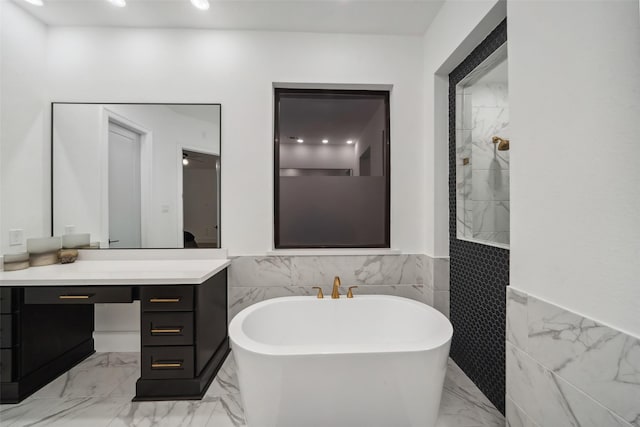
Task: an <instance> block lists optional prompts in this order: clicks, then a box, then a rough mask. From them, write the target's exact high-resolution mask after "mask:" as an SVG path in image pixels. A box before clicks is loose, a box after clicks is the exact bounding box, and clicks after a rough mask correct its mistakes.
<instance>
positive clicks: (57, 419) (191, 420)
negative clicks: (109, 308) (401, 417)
mask: <svg viewBox="0 0 640 427" xmlns="http://www.w3.org/2000/svg"><path fill="white" fill-rule="evenodd" d="M139 375H140V365H139V353H96V354H94V355H92V356H91V357H89V358H87V359H86V360H85V361H83V362H82V363H80V364H79V365H78V366H76V367H74V368H73V369H71V370H70V371H69V372H67V373H66V374H64V375H62V376H60V377H59V378H57V379H56V380H54V381H52V382H51V383H50V384H48V385H47V386H45V387H44V388H42V389H40V390H39V391H38V392H36V393H35V394H34V395H32V396H31V397H29V398H28V399H25V400H24V401H23V402H22V403H19V404H15V405H8V404H6V405H0V426H2V427H17V426H60V427H107V426H108V427H125V426H126V427H129V426H135V427H152V426H153V427H156V426H157V427H165V426H166V427H187V426H189V427H240V426H245V422H244V417H243V410H242V403H241V401H240V390H239V388H238V382H237V376H236V373H235V362H234V360H233V357H231V356H230V357H228V358H227V360H226V361H225V363H224V365H223V367H222V369H221V370H220V372H219V373H218V376H217V377H216V378H215V380H214V381H213V382H212V384H211V386H210V387H209V390H208V391H207V394H206V396H205V398H204V399H202V400H200V401H172V402H131V399H132V398H133V395H134V392H135V382H136V380H137V379H138V377H139ZM504 425H505V420H504V417H503V416H502V415H501V414H500V412H498V411H497V410H496V409H495V408H494V407H493V406H492V405H491V403H490V402H489V401H488V400H487V398H486V397H485V396H484V395H483V394H482V393H481V392H480V390H478V388H477V387H476V386H475V385H474V384H473V383H472V382H471V380H469V378H467V376H466V375H465V374H464V373H463V372H462V371H461V370H460V368H458V366H457V365H456V364H455V363H454V362H453V361H451V360H450V361H449V368H448V371H447V377H446V379H445V386H444V392H443V395H442V403H441V405H440V416H439V418H438V422H437V424H436V426H435V427H489V426H491V427H493V426H504ZM301 427H302V426H301ZM354 427H361V426H354ZM362 427H365V426H362ZM389 427H395V426H389Z"/></svg>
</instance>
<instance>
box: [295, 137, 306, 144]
mask: <svg viewBox="0 0 640 427" xmlns="http://www.w3.org/2000/svg"><path fill="white" fill-rule="evenodd" d="M296 141H298V142H299V143H300V144H302V143H303V142H304V139H302V138H298V139H297V140H296Z"/></svg>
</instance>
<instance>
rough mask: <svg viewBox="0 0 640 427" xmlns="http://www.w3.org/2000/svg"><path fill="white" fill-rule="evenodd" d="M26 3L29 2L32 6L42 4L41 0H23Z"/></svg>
mask: <svg viewBox="0 0 640 427" xmlns="http://www.w3.org/2000/svg"><path fill="white" fill-rule="evenodd" d="M24 1H26V2H27V3H31V4H32V5H34V6H44V3H43V2H42V0H24Z"/></svg>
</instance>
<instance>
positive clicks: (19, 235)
mask: <svg viewBox="0 0 640 427" xmlns="http://www.w3.org/2000/svg"><path fill="white" fill-rule="evenodd" d="M22 244H24V230H23V229H21V228H18V229H15V230H9V246H19V245H22Z"/></svg>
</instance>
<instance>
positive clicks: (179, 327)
mask: <svg viewBox="0 0 640 427" xmlns="http://www.w3.org/2000/svg"><path fill="white" fill-rule="evenodd" d="M141 324H142V331H141V332H140V333H141V335H142V345H191V344H193V313H192V312H189V311H182V312H175V313H171V312H165V313H158V312H155V313H154V312H150V313H142V323H141Z"/></svg>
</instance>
